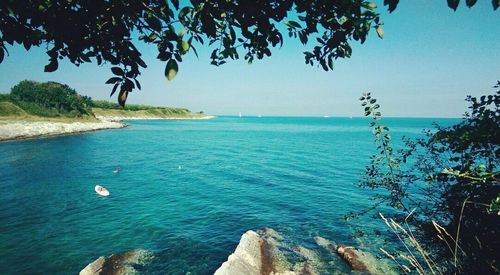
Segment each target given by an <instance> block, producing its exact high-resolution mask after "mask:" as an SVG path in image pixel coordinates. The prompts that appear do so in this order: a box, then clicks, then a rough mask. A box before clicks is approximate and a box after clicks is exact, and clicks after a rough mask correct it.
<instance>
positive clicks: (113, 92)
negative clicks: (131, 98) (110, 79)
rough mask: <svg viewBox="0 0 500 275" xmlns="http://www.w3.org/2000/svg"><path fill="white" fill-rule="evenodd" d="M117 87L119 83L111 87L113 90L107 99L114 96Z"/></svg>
mask: <svg viewBox="0 0 500 275" xmlns="http://www.w3.org/2000/svg"><path fill="white" fill-rule="evenodd" d="M119 85H120V83H116V84H115V86H114V87H113V90H112V91H111V94H109V97H112V96H113V95H114V94H115V92H116V89H117V88H118V86H119Z"/></svg>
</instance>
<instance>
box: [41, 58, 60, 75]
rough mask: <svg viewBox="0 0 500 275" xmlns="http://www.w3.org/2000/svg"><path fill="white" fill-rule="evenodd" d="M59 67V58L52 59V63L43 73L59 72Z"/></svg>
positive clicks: (46, 66)
mask: <svg viewBox="0 0 500 275" xmlns="http://www.w3.org/2000/svg"><path fill="white" fill-rule="evenodd" d="M58 66H59V64H58V63H57V58H52V59H50V63H49V64H47V65H45V68H44V69H43V71H44V72H48V73H50V72H53V71H55V70H57V67H58Z"/></svg>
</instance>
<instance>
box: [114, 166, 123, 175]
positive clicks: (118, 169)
mask: <svg viewBox="0 0 500 275" xmlns="http://www.w3.org/2000/svg"><path fill="white" fill-rule="evenodd" d="M120 170H121V169H120V167H116V169H115V170H113V173H115V174H118V173H120Z"/></svg>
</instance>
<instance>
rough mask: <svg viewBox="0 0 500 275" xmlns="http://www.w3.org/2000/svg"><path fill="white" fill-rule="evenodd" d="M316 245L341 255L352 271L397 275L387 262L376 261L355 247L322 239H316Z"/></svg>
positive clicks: (370, 255)
mask: <svg viewBox="0 0 500 275" xmlns="http://www.w3.org/2000/svg"><path fill="white" fill-rule="evenodd" d="M314 240H315V241H316V244H318V245H319V246H321V247H323V248H324V249H326V250H327V251H328V252H330V253H332V254H334V253H336V254H337V255H339V256H340V257H341V258H342V259H343V260H344V261H345V262H346V263H347V264H348V265H349V266H350V267H351V269H352V271H356V272H361V273H363V274H397V273H396V272H395V271H394V269H392V268H391V267H390V266H389V265H388V264H386V262H385V261H382V260H379V259H376V258H375V257H374V256H373V255H372V254H370V253H368V252H364V251H361V250H359V249H357V248H355V247H353V246H345V245H342V244H340V245H336V244H335V243H333V242H331V241H329V240H327V239H325V238H322V237H314Z"/></svg>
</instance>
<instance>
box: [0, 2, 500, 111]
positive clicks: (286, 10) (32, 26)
mask: <svg viewBox="0 0 500 275" xmlns="http://www.w3.org/2000/svg"><path fill="white" fill-rule="evenodd" d="M398 2H399V0H384V5H386V6H387V7H388V9H389V11H391V12H392V11H393V10H394V9H396V7H397V5H398ZM459 2H460V1H459V0H448V6H449V7H450V8H452V9H454V10H455V9H456V8H457V6H458V5H459ZM465 2H466V5H467V6H469V7H471V6H473V5H474V4H475V3H476V1H475V0H467V1H465ZM492 3H493V8H494V9H497V8H498V6H499V4H500V0H493V1H492ZM376 8H377V5H376V4H375V3H371V2H367V1H361V0H315V1H309V0H238V1H236V0H234V1H227V0H212V1H200V0H191V1H189V2H187V1H186V3H182V4H180V3H179V0H167V1H157V0H116V1H86V0H4V1H0V62H2V60H3V59H4V56H5V54H6V53H8V52H7V47H6V44H9V45H14V44H22V45H23V46H24V47H25V48H26V49H27V50H29V49H30V48H31V47H32V46H40V45H44V44H45V45H46V47H47V55H48V56H49V63H48V64H47V65H46V66H45V71H46V72H52V71H55V70H57V68H58V60H60V59H64V58H67V59H69V60H70V61H71V62H72V63H74V64H75V65H77V66H78V65H80V64H82V63H86V62H96V63H97V64H99V65H100V64H102V63H104V62H109V63H111V64H112V65H115V66H114V67H112V69H111V70H112V73H113V74H114V75H115V76H114V77H112V78H110V79H109V80H108V81H107V83H108V84H112V85H113V89H112V92H111V95H113V94H114V93H115V92H116V91H118V90H119V96H118V101H119V103H120V104H121V105H123V104H124V103H125V101H126V99H127V95H128V93H129V92H131V91H132V90H133V89H135V88H138V89H140V88H141V86H140V83H139V82H138V81H137V77H138V76H139V74H140V69H141V68H145V67H146V62H145V61H144V60H143V59H142V57H141V53H140V51H139V50H138V49H137V47H136V46H135V42H134V39H135V38H136V37H138V39H139V40H141V41H143V42H145V43H148V44H154V45H156V46H157V48H158V56H157V58H158V59H159V60H161V61H165V62H166V68H165V76H166V77H167V79H169V80H170V79H172V78H174V77H175V75H176V74H177V71H178V63H179V62H181V61H182V56H183V55H184V54H186V53H187V52H189V51H191V50H192V51H193V52H194V53H195V54H196V55H197V53H196V49H195V47H194V46H195V44H196V43H198V44H202V45H203V44H209V45H214V48H215V49H214V50H213V52H212V54H211V63H212V64H213V65H216V66H219V65H222V64H224V63H225V62H226V60H227V59H229V58H230V59H238V58H239V54H240V52H241V51H243V54H244V59H245V60H247V61H248V62H252V61H253V60H254V59H255V58H257V59H262V58H264V57H266V56H271V48H273V47H277V46H281V45H282V43H283V34H282V31H280V28H281V27H280V26H285V27H286V29H287V32H288V35H289V36H290V37H293V38H298V39H299V40H300V41H301V42H302V43H304V44H306V43H307V42H308V41H309V40H310V37H311V36H313V37H314V38H315V39H314V43H315V45H314V46H313V49H312V50H311V51H308V52H305V53H304V54H305V62H306V63H307V64H310V65H319V66H321V67H322V68H323V69H324V70H331V69H333V63H334V60H335V59H337V58H346V57H347V58H348V57H350V56H351V53H352V49H351V46H350V44H349V43H350V42H351V41H352V40H354V41H359V42H360V43H363V42H364V41H365V40H366V38H367V35H368V33H369V32H370V30H371V29H375V30H376V32H377V34H378V36H380V37H382V36H383V34H384V32H383V29H382V25H383V23H382V20H381V19H380V16H379V14H378V13H377V12H376ZM291 19H293V20H291ZM281 29H283V28H281ZM195 42H196V43H195Z"/></svg>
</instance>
